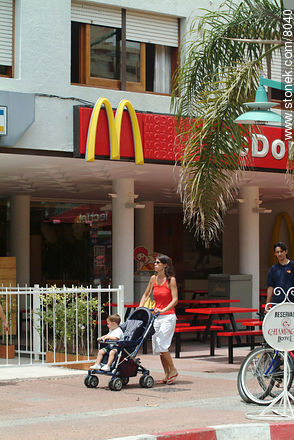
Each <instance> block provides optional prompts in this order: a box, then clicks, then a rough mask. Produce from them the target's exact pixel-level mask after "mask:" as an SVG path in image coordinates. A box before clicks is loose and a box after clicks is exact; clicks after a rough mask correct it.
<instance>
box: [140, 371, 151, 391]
mask: <svg viewBox="0 0 294 440" xmlns="http://www.w3.org/2000/svg"><path fill="white" fill-rule="evenodd" d="M140 385H141V387H142V388H152V387H153V385H154V379H153V377H152V376H149V375H146V374H144V375H143V376H141V377H140Z"/></svg>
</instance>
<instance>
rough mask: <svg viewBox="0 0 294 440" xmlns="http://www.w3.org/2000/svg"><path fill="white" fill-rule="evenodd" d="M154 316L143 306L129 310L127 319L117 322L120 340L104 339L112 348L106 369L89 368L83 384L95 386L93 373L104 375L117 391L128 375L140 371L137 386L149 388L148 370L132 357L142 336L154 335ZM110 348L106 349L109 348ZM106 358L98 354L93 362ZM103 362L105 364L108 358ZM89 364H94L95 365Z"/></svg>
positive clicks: (152, 381) (151, 382)
mask: <svg viewBox="0 0 294 440" xmlns="http://www.w3.org/2000/svg"><path fill="white" fill-rule="evenodd" d="M155 318H156V315H153V314H152V312H151V311H150V310H149V309H147V308H145V307H140V308H138V309H136V310H135V311H134V312H133V313H131V314H130V316H129V317H128V319H127V321H126V322H124V323H123V324H121V325H120V328H121V330H122V332H123V339H119V340H112V341H111V340H108V339H105V340H104V342H106V343H107V344H110V345H112V349H114V350H116V352H115V354H114V360H113V362H112V363H111V364H110V365H109V368H110V370H109V371H108V369H106V368H105V369H102V368H101V369H98V368H97V369H96V368H91V369H90V370H89V371H88V375H87V376H86V377H85V381H84V383H85V385H86V387H88V388H96V387H97V386H98V384H99V379H98V376H97V375H100V374H104V375H108V376H110V381H109V384H108V386H109V388H110V389H111V390H112V391H120V390H121V389H122V386H123V385H127V383H128V382H129V378H130V377H135V376H137V373H138V372H140V373H142V376H141V377H140V381H139V383H140V385H141V387H144V388H152V387H153V385H154V379H153V377H152V376H150V372H149V370H147V369H146V368H144V367H143V366H142V365H141V361H140V359H139V358H137V357H136V356H137V353H138V351H139V349H140V347H141V346H142V344H143V342H144V340H145V338H148V337H150V336H151V335H152V334H154V328H153V322H154V319H155ZM106 336H107V335H106ZM114 347H115V348H114ZM112 349H110V350H108V351H112ZM99 351H100V350H99ZM107 358H108V353H103V358H101V360H100V357H99V354H98V358H97V362H96V363H97V364H98V363H99V364H101V362H103V361H104V363H105V360H106V359H107ZM108 359H109V358H108ZM107 364H109V361H108V362H107ZM93 367H96V364H95V365H94V366H93Z"/></svg>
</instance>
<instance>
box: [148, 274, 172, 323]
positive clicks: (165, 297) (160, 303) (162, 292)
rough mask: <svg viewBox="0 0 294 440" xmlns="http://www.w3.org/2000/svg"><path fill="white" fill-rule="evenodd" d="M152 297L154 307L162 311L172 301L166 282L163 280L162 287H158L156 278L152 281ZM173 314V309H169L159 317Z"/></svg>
mask: <svg viewBox="0 0 294 440" xmlns="http://www.w3.org/2000/svg"><path fill="white" fill-rule="evenodd" d="M153 297H154V299H155V302H156V307H158V308H159V309H164V308H165V307H166V306H167V305H168V304H169V303H170V302H171V300H172V294H171V290H170V288H169V287H168V285H167V281H166V279H165V281H164V283H163V284H162V285H158V284H157V282H156V277H155V280H154V287H153ZM174 313H175V308H174V307H173V308H171V309H169V310H168V311H167V312H163V313H160V314H161V315H171V314H174Z"/></svg>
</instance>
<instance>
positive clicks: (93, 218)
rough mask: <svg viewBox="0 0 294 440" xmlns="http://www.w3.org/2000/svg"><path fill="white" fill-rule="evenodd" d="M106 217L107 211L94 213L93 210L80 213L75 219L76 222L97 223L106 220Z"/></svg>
mask: <svg viewBox="0 0 294 440" xmlns="http://www.w3.org/2000/svg"><path fill="white" fill-rule="evenodd" d="M107 218H108V213H107V212H106V213H104V212H103V213H101V214H96V213H95V212H91V213H87V214H80V215H79V216H78V218H77V220H76V223H92V222H93V223H98V222H102V223H103V222H106V221H107Z"/></svg>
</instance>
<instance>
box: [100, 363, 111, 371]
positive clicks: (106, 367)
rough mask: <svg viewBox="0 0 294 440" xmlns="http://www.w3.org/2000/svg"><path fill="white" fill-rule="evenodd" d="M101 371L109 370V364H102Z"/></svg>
mask: <svg viewBox="0 0 294 440" xmlns="http://www.w3.org/2000/svg"><path fill="white" fill-rule="evenodd" d="M101 371H110V366H109V365H107V364H106V365H103V367H101Z"/></svg>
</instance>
